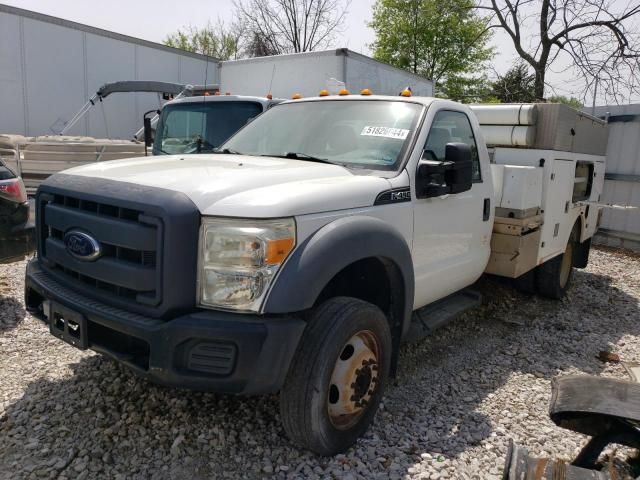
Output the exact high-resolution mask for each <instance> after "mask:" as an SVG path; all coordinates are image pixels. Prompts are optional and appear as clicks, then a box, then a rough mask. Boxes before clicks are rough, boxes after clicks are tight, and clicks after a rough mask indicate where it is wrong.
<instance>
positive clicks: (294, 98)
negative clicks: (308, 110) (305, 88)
mask: <svg viewBox="0 0 640 480" xmlns="http://www.w3.org/2000/svg"><path fill="white" fill-rule="evenodd" d="M301 98H302V95H300V94H299V93H294V94H293V95H291V99H292V100H300V99H301Z"/></svg>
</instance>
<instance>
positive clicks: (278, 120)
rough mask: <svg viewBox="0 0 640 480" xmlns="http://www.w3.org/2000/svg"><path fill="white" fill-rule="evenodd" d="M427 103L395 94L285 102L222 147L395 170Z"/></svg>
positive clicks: (244, 151) (239, 151) (260, 153)
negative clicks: (383, 97)
mask: <svg viewBox="0 0 640 480" xmlns="http://www.w3.org/2000/svg"><path fill="white" fill-rule="evenodd" d="M421 110H422V106H421V105H419V104H415V103H407V102H401V101H392V100H369V101H363V100H354V101H349V100H322V101H313V102H299V103H286V104H281V105H278V106H276V107H274V108H272V109H270V110H269V111H267V112H265V114H264V115H261V116H260V117H259V118H257V119H256V120H255V121H253V122H251V124H250V125H247V127H246V128H243V129H242V130H241V131H239V132H238V133H237V134H236V135H234V136H233V137H232V138H231V139H230V140H229V141H227V142H226V143H225V144H224V145H223V146H222V147H221V149H222V150H224V149H228V150H229V151H232V152H237V153H242V154H245V155H265V156H276V157H277V156H287V157H290V158H299V159H302V160H305V157H306V159H310V160H319V159H322V160H327V161H329V162H331V163H337V164H341V165H345V166H347V167H355V168H367V169H372V170H395V169H397V168H398V167H399V166H400V163H401V161H402V156H403V154H404V151H405V149H406V148H407V145H408V143H409V141H410V138H411V135H412V133H413V130H414V129H415V126H416V124H417V121H418V118H419V114H420V112H421Z"/></svg>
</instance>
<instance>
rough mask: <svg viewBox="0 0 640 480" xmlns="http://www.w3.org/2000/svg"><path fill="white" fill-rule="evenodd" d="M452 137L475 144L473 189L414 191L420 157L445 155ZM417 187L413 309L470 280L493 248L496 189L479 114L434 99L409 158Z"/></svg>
mask: <svg viewBox="0 0 640 480" xmlns="http://www.w3.org/2000/svg"><path fill="white" fill-rule="evenodd" d="M450 142H462V143H467V144H469V145H470V146H471V148H472V153H473V161H474V172H473V184H472V187H471V189H470V190H467V191H465V192H460V193H457V194H448V195H442V196H440V197H433V198H416V197H415V191H416V189H415V180H416V168H415V167H416V165H417V160H416V158H414V157H416V155H417V158H418V159H419V158H420V157H421V156H422V155H423V152H424V151H425V150H427V151H428V152H425V153H424V154H425V155H429V156H434V157H435V158H434V160H443V158H441V156H442V155H444V150H445V146H446V144H447V143H450ZM408 169H409V174H410V176H411V180H412V191H413V192H414V198H413V209H414V215H413V217H414V228H413V232H414V235H413V250H412V256H413V265H414V271H415V301H414V309H417V308H420V307H422V306H424V305H427V304H429V303H431V302H433V301H435V300H438V299H440V298H443V297H445V296H447V295H449V294H451V293H453V292H455V291H458V290H460V289H462V288H464V287H467V286H469V285H470V284H472V283H473V282H474V281H475V280H477V279H478V277H479V276H480V275H481V274H482V272H483V271H484V269H485V266H486V265H487V261H488V259H489V254H490V240H491V228H492V225H493V210H494V204H493V202H494V194H493V185H492V180H491V172H490V171H489V156H488V153H487V150H486V146H485V145H484V140H483V138H482V135H481V133H480V130H479V125H478V124H477V120H476V119H475V116H473V115H472V114H469V112H467V109H466V107H464V106H461V105H457V104H454V103H452V102H436V103H434V104H432V106H431V107H430V108H429V111H428V112H427V118H426V119H425V123H424V127H423V132H422V133H421V134H420V136H419V138H418V142H417V144H416V151H414V152H413V155H412V159H411V161H410V162H409V167H408Z"/></svg>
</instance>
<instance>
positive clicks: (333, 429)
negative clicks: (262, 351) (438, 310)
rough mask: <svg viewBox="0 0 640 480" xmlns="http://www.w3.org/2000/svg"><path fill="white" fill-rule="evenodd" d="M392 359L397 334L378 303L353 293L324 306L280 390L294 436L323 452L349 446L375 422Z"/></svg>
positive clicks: (284, 416)
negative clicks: (392, 329)
mask: <svg viewBox="0 0 640 480" xmlns="http://www.w3.org/2000/svg"><path fill="white" fill-rule="evenodd" d="M390 363H391V333H390V330H389V324H388V322H387V319H386V317H385V315H384V313H383V312H382V311H381V310H380V309H379V308H378V307H376V306H375V305H372V304H370V303H367V302H364V301H362V300H358V299H355V298H349V297H336V298H332V299H330V300H327V301H326V302H325V303H323V304H322V305H320V306H319V307H318V308H317V309H316V311H315V312H314V313H313V315H312V318H311V320H310V321H309V323H308V325H307V328H306V329H305V332H304V334H303V337H302V339H301V341H300V345H299V346H298V350H297V352H296V355H295V357H294V359H293V361H292V365H291V369H290V371H289V373H288V375H287V379H286V381H285V385H284V387H283V388H282V391H281V392H280V414H281V417H282V424H283V426H284V429H285V431H286V433H287V435H288V436H289V438H290V439H291V440H292V441H293V442H295V443H297V444H299V445H301V446H303V447H305V448H308V449H309V450H311V451H313V452H315V453H318V454H320V455H335V454H336V453H340V452H344V451H345V450H347V449H348V448H349V447H350V446H351V445H353V444H354V443H355V442H356V440H357V439H358V437H360V436H361V435H362V434H363V433H364V432H365V431H366V430H367V428H368V427H369V425H370V424H371V422H372V420H373V417H374V415H375V413H376V410H377V409H378V405H379V404H380V400H381V398H382V395H383V392H384V388H385V386H386V383H387V379H388V375H389V367H390Z"/></svg>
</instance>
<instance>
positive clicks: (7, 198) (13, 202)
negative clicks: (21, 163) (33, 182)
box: [0, 161, 35, 263]
mask: <svg viewBox="0 0 640 480" xmlns="http://www.w3.org/2000/svg"><path fill="white" fill-rule="evenodd" d="M29 217H30V215H29V202H28V201H27V191H26V190H25V188H24V183H23V182H22V179H21V178H20V177H18V176H17V175H15V173H13V171H12V170H10V169H9V168H8V167H7V166H6V165H4V164H3V163H2V161H0V263H9V262H13V261H16V260H22V259H23V258H24V257H25V256H26V255H27V254H29V253H31V252H32V251H33V250H34V249H35V225H34V223H33V222H32V221H29Z"/></svg>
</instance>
